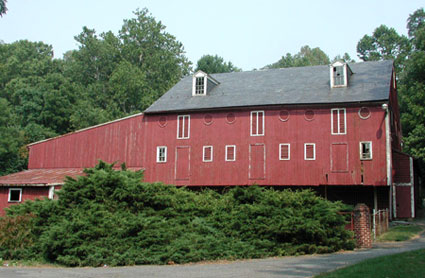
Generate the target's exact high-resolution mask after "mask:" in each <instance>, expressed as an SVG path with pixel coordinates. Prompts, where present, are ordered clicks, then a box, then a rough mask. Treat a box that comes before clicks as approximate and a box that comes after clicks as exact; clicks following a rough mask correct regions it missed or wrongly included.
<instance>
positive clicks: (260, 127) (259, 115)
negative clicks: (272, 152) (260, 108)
mask: <svg viewBox="0 0 425 278" xmlns="http://www.w3.org/2000/svg"><path fill="white" fill-rule="evenodd" d="M263 117H264V114H263V112H258V113H257V121H258V130H257V134H264V127H263Z"/></svg>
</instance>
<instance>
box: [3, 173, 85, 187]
mask: <svg viewBox="0 0 425 278" xmlns="http://www.w3.org/2000/svg"><path fill="white" fill-rule="evenodd" d="M83 170H84V169H82V168H55V169H30V170H25V171H22V172H18V173H13V174H10V175H7V176H3V177H0V186H9V187H10V186H57V185H63V183H64V181H65V179H66V177H71V178H75V177H77V176H82V175H84V173H83Z"/></svg>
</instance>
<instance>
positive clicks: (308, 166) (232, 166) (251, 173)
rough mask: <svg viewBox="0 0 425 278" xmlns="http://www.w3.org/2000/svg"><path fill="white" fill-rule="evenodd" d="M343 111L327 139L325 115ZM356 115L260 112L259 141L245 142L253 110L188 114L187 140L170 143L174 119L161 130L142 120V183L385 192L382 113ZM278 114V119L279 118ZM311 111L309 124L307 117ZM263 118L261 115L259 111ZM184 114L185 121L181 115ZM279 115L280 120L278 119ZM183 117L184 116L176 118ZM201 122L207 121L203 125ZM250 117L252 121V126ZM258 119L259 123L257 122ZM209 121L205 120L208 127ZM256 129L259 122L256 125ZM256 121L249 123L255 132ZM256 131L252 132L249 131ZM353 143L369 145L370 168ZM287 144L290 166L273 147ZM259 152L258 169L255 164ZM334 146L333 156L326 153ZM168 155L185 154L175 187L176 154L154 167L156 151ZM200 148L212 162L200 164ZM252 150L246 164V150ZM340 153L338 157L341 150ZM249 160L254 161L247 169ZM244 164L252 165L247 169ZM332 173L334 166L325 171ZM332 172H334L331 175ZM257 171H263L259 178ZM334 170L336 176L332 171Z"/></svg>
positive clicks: (354, 111)
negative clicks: (307, 155) (340, 128)
mask: <svg viewBox="0 0 425 278" xmlns="http://www.w3.org/2000/svg"><path fill="white" fill-rule="evenodd" d="M332 108H346V126H345V127H346V134H342V135H340V134H338V135H331V109H332ZM360 108H361V107H360V106H358V107H344V106H339V107H331V106H329V107H324V106H321V107H315V108H312V107H311V106H310V107H308V108H307V107H305V108H304V107H297V108H291V107H289V108H288V107H285V108H282V109H277V108H274V109H265V110H264V112H265V114H264V133H265V135H264V136H251V132H252V128H253V124H252V120H253V119H255V118H256V117H255V116H254V117H252V116H251V111H259V109H258V108H253V109H245V110H233V111H223V112H207V113H203V112H193V113H190V138H188V139H177V140H176V132H177V116H178V115H180V114H167V115H165V117H166V122H167V124H166V126H163V127H162V126H161V125H159V124H158V121H159V119H160V118H163V117H164V115H146V116H145V118H144V120H145V121H146V130H145V131H144V133H145V134H146V136H147V138H148V140H146V146H145V150H146V160H144V166H145V167H146V175H145V177H146V180H148V181H163V182H165V183H169V184H177V185H189V186H190V185H193V186H202V185H211V186H214V185H220V186H226V185H249V184H254V183H255V184H260V185H321V184H328V185H386V156H385V155H386V152H385V121H384V118H385V112H384V110H383V109H382V108H381V105H377V106H370V107H368V109H369V110H370V116H369V117H368V118H367V119H362V118H360V116H359V110H360ZM284 110H285V113H283V112H282V111H284ZM307 110H312V111H313V113H311V112H310V113H309V114H308V115H309V117H308V118H307V117H306V111H307ZM261 111H262V110H261ZM185 114H187V113H185ZM282 114H284V115H285V117H284V119H282ZM182 115H183V114H182ZM207 115H208V117H206V116H207ZM251 117H252V119H251ZM259 118H262V117H259ZM207 119H208V120H207ZM261 122H262V121H261ZM256 123H257V121H255V124H256ZM255 129H257V126H255ZM360 141H371V142H372V147H373V159H372V160H364V161H361V160H360V150H359V142H360ZM282 143H284V144H290V146H291V147H290V152H291V153H290V160H280V159H279V144H282ZM305 143H314V144H315V149H316V159H315V160H310V161H306V160H304V144H305ZM258 144H259V145H263V146H264V152H265V162H264V167H262V165H263V161H261V160H259V158H258V157H259V156H261V155H259V153H261V150H259V148H256V147H253V146H257V145H258ZM226 145H235V146H236V161H232V162H230V161H226V160H225V149H226ZM333 145H336V146H339V147H337V149H335V152H342V153H343V155H342V156H341V157H339V155H338V154H337V153H334V156H335V163H336V164H334V165H333V164H332V163H331V160H332V155H331V153H332V151H331V149H332V146H333ZM157 146H167V147H168V149H169V150H176V148H177V147H184V146H186V147H187V146H190V162H189V166H188V168H189V169H190V173H189V175H188V177H187V178H186V179H185V180H181V179H177V180H176V177H177V175H176V174H178V172H176V170H175V169H176V168H178V167H180V165H177V166H176V165H175V162H176V161H177V159H176V154H177V152H174V151H169V152H168V156H169V157H168V158H167V163H162V164H161V165H160V164H159V163H156V162H155V158H156V147H157ZM203 146H213V149H214V152H213V156H214V159H213V161H212V162H208V163H206V162H203V161H202V159H203ZM252 148H254V149H255V152H254V157H250V149H251V151H252ZM340 149H342V150H340ZM252 159H254V160H255V161H258V162H256V163H251V162H250V161H251V160H252ZM250 163H251V164H250ZM332 165H333V166H332ZM332 167H333V168H332ZM260 169H262V170H261V171H262V172H261V171H260ZM334 170H335V171H334Z"/></svg>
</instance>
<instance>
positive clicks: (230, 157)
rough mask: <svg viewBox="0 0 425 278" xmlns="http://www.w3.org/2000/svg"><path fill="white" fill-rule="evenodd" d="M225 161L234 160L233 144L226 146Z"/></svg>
mask: <svg viewBox="0 0 425 278" xmlns="http://www.w3.org/2000/svg"><path fill="white" fill-rule="evenodd" d="M226 151H227V157H226V160H227V161H233V160H235V147H234V146H228V147H227V150H226Z"/></svg>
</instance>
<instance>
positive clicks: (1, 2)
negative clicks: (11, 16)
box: [0, 0, 7, 17]
mask: <svg viewBox="0 0 425 278" xmlns="http://www.w3.org/2000/svg"><path fill="white" fill-rule="evenodd" d="M6 3H7V0H0V16H1V17H3V15H4V14H6V12H7V8H6Z"/></svg>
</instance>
